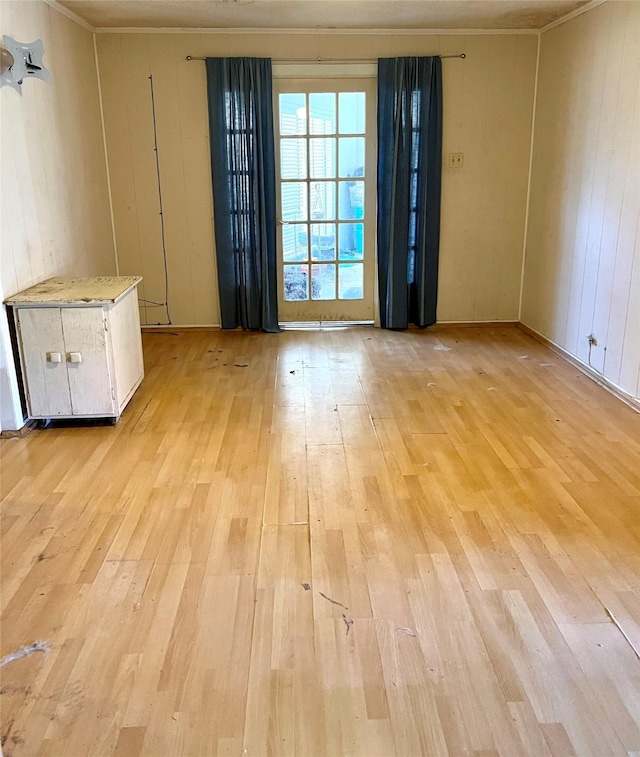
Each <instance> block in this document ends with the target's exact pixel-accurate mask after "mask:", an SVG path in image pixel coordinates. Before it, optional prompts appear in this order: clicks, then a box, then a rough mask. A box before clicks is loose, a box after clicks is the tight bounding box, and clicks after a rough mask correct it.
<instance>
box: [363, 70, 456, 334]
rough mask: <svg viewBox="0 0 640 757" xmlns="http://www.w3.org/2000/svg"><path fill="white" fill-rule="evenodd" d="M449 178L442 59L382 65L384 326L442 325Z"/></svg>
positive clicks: (380, 181)
mask: <svg viewBox="0 0 640 757" xmlns="http://www.w3.org/2000/svg"><path fill="white" fill-rule="evenodd" d="M441 177H442V68H441V61H440V58H439V57H429V58H422V57H411V58H381V59H380V60H379V61H378V221H377V224H378V228H377V243H378V287H379V296H380V325H381V326H382V327H383V328H389V329H404V328H407V326H408V325H409V323H413V324H414V325H416V326H420V327H424V326H429V325H431V324H432V323H435V321H436V305H437V297H438V251H439V244H440V192H441Z"/></svg>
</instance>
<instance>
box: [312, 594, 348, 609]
mask: <svg viewBox="0 0 640 757" xmlns="http://www.w3.org/2000/svg"><path fill="white" fill-rule="evenodd" d="M318 594H319V595H320V596H321V597H324V598H325V599H326V600H327V602H331V604H333V605H338V607H344V609H345V610H348V609H349V608H348V607H347V606H346V605H343V604H342V602H337V601H336V600H335V599H331V597H328V596H327V595H326V594H323V593H322V592H321V591H319V592H318Z"/></svg>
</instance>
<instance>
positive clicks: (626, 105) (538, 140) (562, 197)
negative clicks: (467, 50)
mask: <svg viewBox="0 0 640 757" xmlns="http://www.w3.org/2000/svg"><path fill="white" fill-rule="evenodd" d="M639 34H640V6H638V4H637V3H606V4H603V5H602V6H599V7H597V8H594V9H593V10H592V11H591V12H589V13H586V14H583V15H582V16H580V17H578V18H575V19H573V20H572V21H569V22H567V23H566V24H563V25H562V26H560V27H557V28H555V29H553V30H551V31H549V32H546V33H544V34H543V36H542V42H541V59H540V77H539V88H538V92H539V98H538V108H537V113H536V137H535V150H534V162H533V181H532V192H531V204H530V223H529V234H528V239H527V253H526V264H525V278H524V289H523V309H522V321H523V323H524V324H525V325H528V326H531V327H532V328H534V329H535V330H536V331H538V332H539V333H540V334H542V335H543V336H545V337H547V338H549V339H550V340H552V341H553V342H555V343H556V344H558V345H559V346H560V347H561V348H563V349H565V350H567V351H568V352H569V353H570V354H571V355H573V356H575V357H577V358H578V359H579V360H580V361H582V362H583V363H585V364H586V363H588V362H589V361H591V364H592V365H593V367H594V369H595V370H597V371H601V372H603V373H604V376H605V377H606V378H607V379H608V380H610V381H612V382H613V383H614V384H616V385H617V386H619V387H620V388H621V389H622V390H623V391H624V392H626V393H627V394H629V395H630V396H631V397H637V395H638V387H637V383H638V370H639V365H640V348H638V346H637V345H638V343H639V342H640V315H639V313H640V304H638V301H637V299H634V298H635V297H636V294H635V293H636V291H637V290H638V284H636V283H635V282H634V280H633V277H634V275H635V274H634V270H635V267H637V256H638V254H639V248H638V246H637V235H638V208H639V207H640V182H638V177H637V164H638V158H639V149H638V140H639V138H638V132H639V131H640V123H639V118H640V117H639V115H638V112H639V111H640V104H639V103H640V101H639V93H638V80H639V75H640V57H639V56H638V47H637V40H638V35H639ZM587 48H589V49H592V50H593V54H592V55H589V56H587V57H586V58H585V56H584V55H583V51H584V50H585V49H587ZM592 332H593V333H594V334H595V336H596V338H597V340H598V345H594V346H592V348H591V350H589V344H588V338H587V337H588V335H589V334H590V333H592ZM623 364H624V365H625V369H624V370H623V369H622V365H623Z"/></svg>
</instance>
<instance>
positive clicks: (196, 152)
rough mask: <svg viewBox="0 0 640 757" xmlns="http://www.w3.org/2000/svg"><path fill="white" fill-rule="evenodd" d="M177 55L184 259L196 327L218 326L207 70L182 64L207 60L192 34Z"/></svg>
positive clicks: (180, 39)
mask: <svg viewBox="0 0 640 757" xmlns="http://www.w3.org/2000/svg"><path fill="white" fill-rule="evenodd" d="M194 51H195V52H194ZM175 54H176V66H177V69H178V79H177V83H178V102H179V104H180V122H181V131H182V162H183V170H184V192H185V201H186V219H187V231H188V237H187V240H186V242H187V243H188V247H187V248H186V254H187V255H189V258H190V260H191V290H192V296H191V298H192V301H193V319H194V323H197V324H210V323H220V306H219V295H218V288H217V280H218V278H217V271H216V260H215V241H214V233H213V195H212V188H211V156H210V151H209V120H208V119H209V114H208V107H207V82H206V68H205V64H204V63H200V64H199V65H194V64H193V63H191V62H188V61H186V60H184V59H185V58H186V56H187V55H203V54H204V53H203V52H202V37H201V36H200V35H199V36H197V37H195V38H194V36H193V35H190V34H185V35H180V36H178V37H176V46H175Z"/></svg>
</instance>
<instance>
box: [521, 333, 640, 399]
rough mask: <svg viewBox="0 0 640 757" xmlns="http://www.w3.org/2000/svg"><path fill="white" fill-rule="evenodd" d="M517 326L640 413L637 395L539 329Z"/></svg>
mask: <svg viewBox="0 0 640 757" xmlns="http://www.w3.org/2000/svg"><path fill="white" fill-rule="evenodd" d="M517 326H518V328H519V329H520V330H521V331H523V332H524V333H525V334H527V336H530V337H531V338H532V339H535V340H536V342H540V344H543V345H544V346H545V347H548V348H549V349H550V350H551V351H552V352H555V354H556V355H558V356H559V357H561V358H563V359H564V360H566V361H567V362H568V363H571V365H572V366H573V367H574V368H577V369H578V370H579V371H580V372H581V373H584V375H585V376H587V377H588V378H590V379H591V380H592V381H595V383H596V384H598V385H599V386H601V387H602V388H603V389H606V390H607V391H608V392H609V393H610V394H613V396H614V397H616V399H619V400H622V402H624V403H625V405H628V406H629V407H630V408H632V409H633V410H635V411H636V413H640V400H637V399H636V398H635V397H632V396H631V395H630V394H627V392H625V391H624V389H621V388H620V387H619V386H618V385H617V384H614V383H613V381H610V380H609V379H608V378H606V377H605V376H603V375H602V374H601V373H598V371H596V370H595V369H594V368H592V367H591V366H590V365H587V364H586V363H583V362H582V360H579V359H578V358H577V357H576V356H575V355H572V354H571V353H570V352H568V351H567V350H565V349H564V347H561V346H560V345H559V344H556V343H555V342H552V341H551V339H549V338H548V337H546V336H544V335H543V334H541V333H540V332H539V331H536V330H535V329H532V328H531V326H527V325H526V324H524V323H522V322H520V323H518V324H517Z"/></svg>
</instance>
